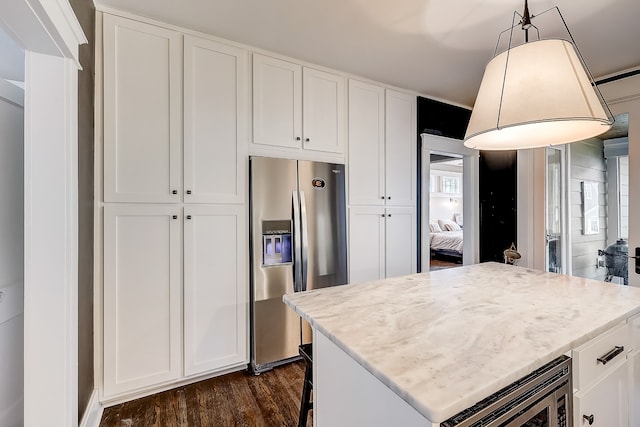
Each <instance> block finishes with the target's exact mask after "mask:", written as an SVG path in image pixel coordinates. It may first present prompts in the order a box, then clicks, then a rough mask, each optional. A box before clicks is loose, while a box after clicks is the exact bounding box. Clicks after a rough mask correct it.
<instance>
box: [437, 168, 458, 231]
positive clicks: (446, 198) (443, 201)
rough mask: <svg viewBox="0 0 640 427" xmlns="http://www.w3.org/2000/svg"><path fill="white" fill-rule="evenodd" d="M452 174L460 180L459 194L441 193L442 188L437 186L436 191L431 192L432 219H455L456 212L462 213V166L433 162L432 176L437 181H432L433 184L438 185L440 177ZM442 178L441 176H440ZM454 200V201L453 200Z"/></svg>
mask: <svg viewBox="0 0 640 427" xmlns="http://www.w3.org/2000/svg"><path fill="white" fill-rule="evenodd" d="M443 176H451V177H456V178H458V179H459V180H460V182H459V186H460V187H459V190H460V193H457V194H446V193H440V192H439V191H440V190H441V189H438V188H436V189H435V192H430V193H429V217H430V218H431V220H432V221H433V220H437V219H446V220H450V221H453V219H454V217H453V215H454V214H461V215H462V202H463V198H462V166H453V165H449V164H446V162H445V163H444V164H443V163H433V162H432V163H431V177H432V178H434V179H436V183H435V184H434V183H433V181H430V182H431V183H432V185H436V186H437V185H438V184H437V182H438V181H437V179H438V177H443ZM440 179H441V178H440ZM452 200H453V201H452Z"/></svg>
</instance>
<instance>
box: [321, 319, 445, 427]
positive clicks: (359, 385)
mask: <svg viewBox="0 0 640 427" xmlns="http://www.w3.org/2000/svg"><path fill="white" fill-rule="evenodd" d="M313 361H314V362H313V367H314V373H313V375H314V376H313V396H314V402H313V418H314V420H313V421H314V426H316V427H335V426H367V427H388V426H403V427H414V426H415V427H418V426H420V427H436V426H439V425H440V424H439V423H437V424H436V423H432V422H431V421H429V420H428V419H426V418H425V417H424V416H423V415H422V414H420V413H419V412H418V411H416V410H415V409H414V408H413V407H412V406H411V405H409V404H408V403H407V402H405V401H404V400H403V399H402V398H401V397H400V396H398V395H397V394H396V393H395V392H394V391H392V390H391V389H390V388H389V387H387V386H386V385H385V384H383V383H382V382H380V380H378V379H377V378H376V377H374V376H373V375H372V374H371V373H370V372H368V371H367V370H366V369H365V368H363V367H362V366H361V365H360V364H358V362H356V361H355V360H354V359H352V358H351V357H350V356H349V355H348V354H346V353H345V352H344V351H343V350H341V349H340V348H338V346H336V345H335V344H334V343H333V342H331V341H330V340H329V339H328V338H327V337H326V336H324V335H323V334H321V333H318V332H316V331H315V330H314V333H313Z"/></svg>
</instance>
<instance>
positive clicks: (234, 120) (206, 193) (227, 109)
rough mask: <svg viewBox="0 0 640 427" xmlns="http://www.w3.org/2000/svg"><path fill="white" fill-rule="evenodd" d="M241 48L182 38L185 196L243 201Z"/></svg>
mask: <svg viewBox="0 0 640 427" xmlns="http://www.w3.org/2000/svg"><path fill="white" fill-rule="evenodd" d="M247 56H248V53H247V51H245V50H242V49H238V48H235V47H231V46H227V45H224V44H221V43H216V42H213V41H210V40H205V39H200V38H197V37H191V36H185V37H184V191H185V194H184V201H185V202H186V203H190V202H191V203H244V201H245V200H244V199H245V194H244V193H245V191H244V189H245V176H246V167H245V163H246V157H247V139H246V138H247V135H246V130H245V129H246V126H247V111H246V108H247V99H246V97H247V83H248V82H247V79H248V77H247V75H246V73H247Z"/></svg>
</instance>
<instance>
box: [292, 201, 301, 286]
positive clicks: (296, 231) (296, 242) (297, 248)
mask: <svg viewBox="0 0 640 427" xmlns="http://www.w3.org/2000/svg"><path fill="white" fill-rule="evenodd" d="M291 217H292V218H293V291H294V292H300V291H301V290H302V264H301V262H300V258H301V256H300V252H301V242H300V234H301V233H300V201H299V200H298V191H297V190H294V191H292V192H291Z"/></svg>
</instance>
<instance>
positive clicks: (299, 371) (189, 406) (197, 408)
mask: <svg viewBox="0 0 640 427" xmlns="http://www.w3.org/2000/svg"><path fill="white" fill-rule="evenodd" d="M303 378H304V363H303V362H294V363H290V364H288V365H285V366H281V367H278V368H275V369H273V370H271V371H268V372H265V373H263V374H261V375H258V376H254V375H251V374H249V373H247V372H235V373H233V374H228V375H224V376H221V377H217V378H212V379H209V380H205V381H201V382H198V383H195V384H190V385H187V386H183V387H178V388H175V389H172V390H168V391H165V392H162V393H158V394H154V395H152V396H148V397H143V398H141V399H136V400H132V401H130V402H126V403H122V404H119V405H115V406H112V407H109V408H106V409H105V410H104V413H103V415H102V420H101V422H100V427H132V426H141V427H142V426H144V427H150V426H154V427H172V426H180V427H184V426H189V427H191V426H216V427H218V426H221V427H227V426H230V427H231V426H238V427H240V426H247V427H253V426H264V427H272V426H287V427H288V426H292V427H295V426H297V425H298V414H299V411H300V395H301V393H302V380H303ZM312 416H313V411H311V412H309V419H308V420H307V426H312V425H313V423H312Z"/></svg>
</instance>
